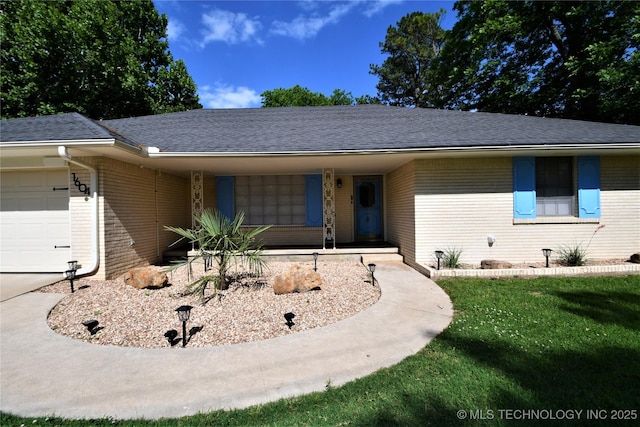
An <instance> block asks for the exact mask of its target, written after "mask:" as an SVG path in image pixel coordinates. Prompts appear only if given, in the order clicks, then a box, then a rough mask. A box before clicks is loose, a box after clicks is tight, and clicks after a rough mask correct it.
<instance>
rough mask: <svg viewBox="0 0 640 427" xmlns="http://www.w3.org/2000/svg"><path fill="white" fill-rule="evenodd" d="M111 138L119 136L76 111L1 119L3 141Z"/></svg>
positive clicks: (0, 129) (0, 128)
mask: <svg viewBox="0 0 640 427" xmlns="http://www.w3.org/2000/svg"><path fill="white" fill-rule="evenodd" d="M113 138H118V139H121V138H120V137H119V136H118V135H116V134H114V133H112V132H109V131H108V130H107V129H105V128H104V127H103V126H100V125H98V124H97V123H96V122H94V121H93V120H91V119H88V118H86V117H84V116H83V115H81V114H78V113H64V114H55V115H51V116H39V117H25V118H20V119H9V120H2V122H0V140H2V141H4V142H9V141H10V142H20V141H25V142H26V141H77V140H91V139H113Z"/></svg>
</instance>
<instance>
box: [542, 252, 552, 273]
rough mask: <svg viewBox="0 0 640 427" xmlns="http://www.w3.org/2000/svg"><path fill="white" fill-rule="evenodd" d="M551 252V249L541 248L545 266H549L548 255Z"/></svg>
mask: <svg viewBox="0 0 640 427" xmlns="http://www.w3.org/2000/svg"><path fill="white" fill-rule="evenodd" d="M551 252H553V249H543V250H542V254H543V255H544V257H545V258H546V259H547V268H549V257H550V256H551Z"/></svg>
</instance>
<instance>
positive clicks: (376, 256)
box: [262, 247, 403, 262]
mask: <svg viewBox="0 0 640 427" xmlns="http://www.w3.org/2000/svg"><path fill="white" fill-rule="evenodd" d="M314 252H317V253H318V260H324V261H345V260H350V261H356V262H361V261H362V262H364V260H365V259H366V260H368V262H376V261H378V262H380V261H400V262H402V260H403V257H402V255H400V254H398V248H396V247H385V248H358V247H353V248H340V249H314V248H299V249H270V250H265V251H263V253H262V257H263V258H264V259H265V260H267V261H292V262H305V261H311V260H313V253H314Z"/></svg>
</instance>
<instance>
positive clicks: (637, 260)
mask: <svg viewBox="0 0 640 427" xmlns="http://www.w3.org/2000/svg"><path fill="white" fill-rule="evenodd" d="M629 261H631V262H632V263H634V264H640V253H637V254H633V255H631V256H630V257H629Z"/></svg>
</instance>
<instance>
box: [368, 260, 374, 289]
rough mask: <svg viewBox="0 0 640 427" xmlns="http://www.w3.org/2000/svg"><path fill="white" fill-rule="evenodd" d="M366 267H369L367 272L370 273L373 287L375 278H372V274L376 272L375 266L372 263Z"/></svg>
mask: <svg viewBox="0 0 640 427" xmlns="http://www.w3.org/2000/svg"><path fill="white" fill-rule="evenodd" d="M367 267H369V271H370V272H371V284H372V285H375V284H376V279H375V277H373V273H374V272H375V271H376V265H375V264H373V263H372V264H368V265H367Z"/></svg>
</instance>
